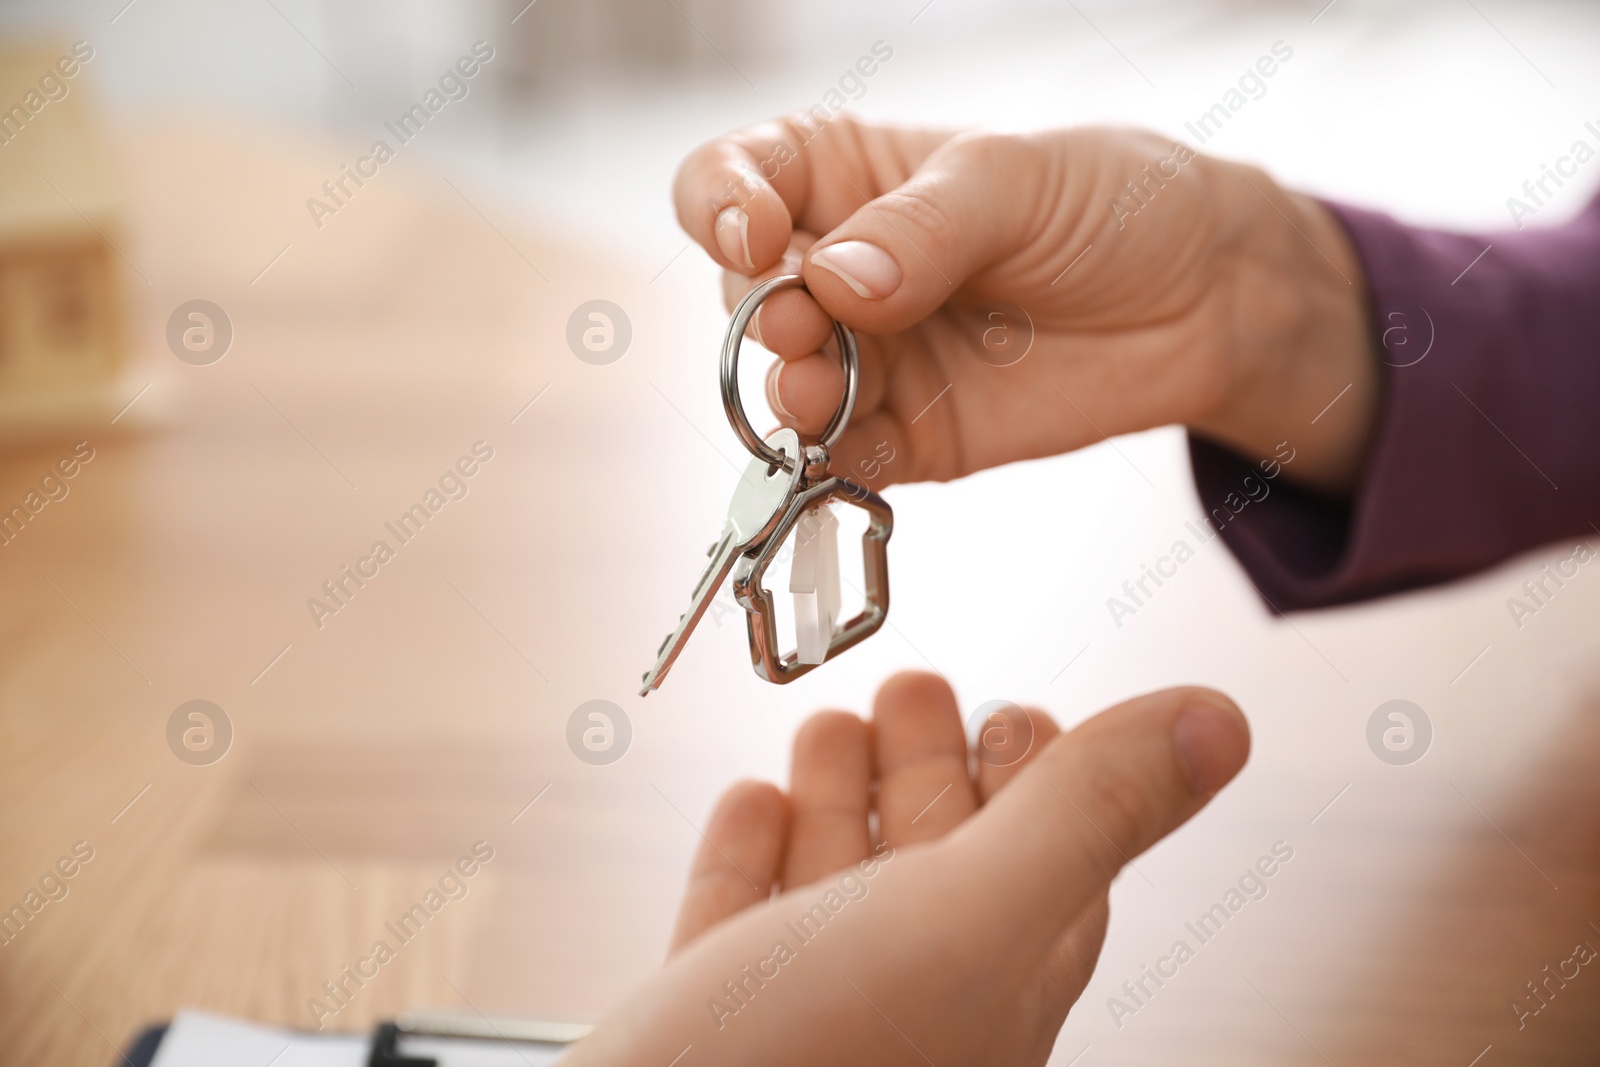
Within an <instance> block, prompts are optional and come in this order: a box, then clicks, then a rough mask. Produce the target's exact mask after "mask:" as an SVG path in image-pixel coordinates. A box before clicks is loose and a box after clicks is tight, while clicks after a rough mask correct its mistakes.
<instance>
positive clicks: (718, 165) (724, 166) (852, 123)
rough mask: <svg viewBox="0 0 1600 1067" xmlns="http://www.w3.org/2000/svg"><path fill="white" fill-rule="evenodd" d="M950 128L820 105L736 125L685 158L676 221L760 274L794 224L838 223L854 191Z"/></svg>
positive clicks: (736, 266)
mask: <svg viewBox="0 0 1600 1067" xmlns="http://www.w3.org/2000/svg"><path fill="white" fill-rule="evenodd" d="M949 137H950V134H949V133H948V132H945V131H933V130H902V129H895V128H892V127H876V126H870V125H867V124H864V123H861V122H858V121H856V120H855V119H853V118H850V117H848V116H838V117H835V118H833V119H832V121H828V120H827V119H826V118H821V119H819V117H818V116H817V115H816V114H815V113H814V112H812V113H807V112H797V113H795V114H792V115H788V116H785V117H783V118H779V119H776V120H773V121H771V122H763V123H760V124H758V125H755V126H750V127H748V128H746V129H742V130H737V131H735V132H733V133H730V134H728V135H726V136H724V137H720V138H718V139H716V140H714V141H711V142H709V143H707V144H704V145H701V146H700V147H699V148H697V149H695V150H694V151H693V152H691V153H690V154H689V156H688V158H686V159H685V160H684V162H683V165H682V166H681V167H679V169H678V174H677V177H676V178H675V179H674V181H673V203H674V205H675V207H676V209H677V213H678V222H679V224H680V225H682V226H683V228H684V230H685V231H687V232H688V234H689V236H690V237H692V238H693V239H694V240H695V241H696V242H697V243H698V244H699V245H700V247H701V248H703V249H705V250H706V252H707V253H709V254H710V255H711V257H712V258H713V259H715V260H716V261H717V262H718V263H719V264H721V265H722V266H723V267H724V268H726V269H728V270H733V271H737V272H739V273H741V274H747V275H753V274H755V273H757V272H759V271H763V270H766V269H767V268H768V267H771V266H772V265H773V264H774V263H776V262H777V261H778V259H779V257H780V256H782V254H783V251H784V249H785V247H786V246H787V245H788V243H789V236H790V233H791V230H792V228H793V226H794V225H795V224H796V223H798V224H800V225H802V226H806V227H807V228H809V229H812V230H813V231H814V232H820V231H821V230H828V229H832V228H833V227H834V226H836V225H838V224H839V222H840V221H842V220H843V219H844V218H845V216H846V215H848V214H849V211H850V210H851V209H852V208H853V207H854V205H856V204H859V203H860V201H861V195H862V194H860V193H857V192H856V191H855V190H858V189H866V190H867V193H866V195H873V194H874V193H875V192H876V191H877V190H878V189H879V188H880V187H882V188H889V187H891V186H892V185H893V184H896V183H897V182H898V181H900V180H903V177H904V175H903V174H902V173H900V172H901V171H902V170H904V169H905V168H908V167H915V166H916V165H917V164H918V163H920V162H921V161H922V160H923V159H925V158H926V157H927V155H928V153H929V152H931V151H933V150H934V148H935V147H936V146H937V145H939V144H941V143H943V142H944V141H946V140H948V139H949ZM880 172H884V173H880ZM846 205H849V206H848V207H847V206H846Z"/></svg>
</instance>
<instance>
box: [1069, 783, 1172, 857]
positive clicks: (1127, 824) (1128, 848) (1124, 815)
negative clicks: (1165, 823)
mask: <svg viewBox="0 0 1600 1067" xmlns="http://www.w3.org/2000/svg"><path fill="white" fill-rule="evenodd" d="M1079 793H1080V796H1081V798H1082V799H1080V800H1079V801H1078V805H1079V807H1080V809H1081V810H1082V811H1083V813H1084V815H1085V817H1086V818H1088V819H1089V820H1091V821H1092V822H1093V823H1094V825H1095V828H1096V829H1097V830H1099V832H1100V833H1101V834H1104V835H1105V836H1106V837H1107V838H1110V840H1111V843H1112V845H1114V846H1115V849H1114V851H1112V852H1111V853H1109V854H1108V855H1107V861H1108V862H1109V863H1110V864H1111V866H1112V867H1113V868H1116V867H1120V866H1122V864H1123V863H1124V862H1126V860H1125V856H1127V857H1131V856H1133V855H1134V854H1135V853H1137V852H1139V851H1142V850H1143V849H1144V847H1145V844H1146V842H1147V840H1148V838H1149V835H1150V828H1151V825H1152V823H1153V821H1154V817H1153V814H1152V812H1151V806H1150V790H1149V787H1148V785H1147V783H1145V782H1144V781H1143V780H1142V779H1141V778H1139V777H1138V776H1137V775H1135V774H1133V773H1131V772H1130V771H1129V770H1126V769H1123V768H1119V767H1116V766H1115V765H1111V764H1102V765H1100V766H1098V767H1096V768H1095V770H1094V771H1093V772H1092V773H1091V774H1089V775H1088V776H1087V777H1086V778H1085V779H1084V780H1083V781H1082V782H1080V783H1079Z"/></svg>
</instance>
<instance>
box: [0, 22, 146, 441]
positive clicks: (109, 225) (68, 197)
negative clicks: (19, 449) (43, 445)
mask: <svg viewBox="0 0 1600 1067" xmlns="http://www.w3.org/2000/svg"><path fill="white" fill-rule="evenodd" d="M93 54H94V53H93V49H92V48H90V47H89V46H87V45H85V44H83V43H82V42H79V43H78V44H77V45H63V46H57V47H43V48H38V47H35V48H7V49H4V50H0V437H4V438H15V437H18V436H34V435H40V434H48V433H50V432H52V431H55V430H61V431H67V430H70V429H73V428H75V427H77V426H79V425H81V424H83V423H84V422H86V421H89V420H98V419H99V418H100V417H101V416H102V415H103V416H104V419H105V420H107V421H109V420H110V418H111V417H112V416H113V415H114V414H115V413H116V410H117V407H118V406H120V405H118V404H116V400H117V391H116V389H115V383H116V377H117V372H118V370H119V368H120V367H121V364H122V360H123V352H124V337H123V321H124V319H123V314H122V299H121V294H120V287H119V281H118V278H119V274H120V272H121V271H122V270H124V269H126V268H124V267H123V266H122V264H121V261H120V256H119V254H118V252H117V251H116V249H115V248H114V247H113V244H112V242H113V241H117V240H118V238H117V236H116V234H117V219H116V196H115V183H114V176H113V170H112V164H111V159H110V152H109V150H108V147H107V145H106V144H105V143H104V141H103V140H102V139H101V137H100V136H99V134H98V132H97V131H96V130H95V128H94V123H93V121H92V118H93V116H92V115H91V114H90V110H89V108H88V106H87V104H86V102H85V99H84V93H83V79H82V76H81V72H82V69H83V65H84V64H85V63H86V62H88V61H89V60H90V59H92V57H93ZM68 72H70V73H68Z"/></svg>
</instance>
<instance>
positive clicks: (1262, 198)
mask: <svg viewBox="0 0 1600 1067" xmlns="http://www.w3.org/2000/svg"><path fill="white" fill-rule="evenodd" d="M1222 166H1224V167H1226V169H1227V170H1228V171H1230V172H1231V173H1230V175H1229V181H1228V183H1227V184H1228V187H1229V191H1228V196H1229V199H1230V203H1231V205H1232V207H1233V213H1234V215H1235V216H1236V218H1237V219H1238V222H1237V224H1236V227H1235V228H1234V231H1233V240H1232V242H1231V248H1230V249H1229V253H1230V254H1229V255H1228V257H1227V258H1228V260H1229V263H1228V269H1227V272H1226V274H1227V277H1228V284H1229V285H1230V287H1231V290H1232V291H1231V294H1230V299H1231V304H1232V309H1233V313H1232V316H1231V331H1230V338H1229V343H1230V348H1231V350H1232V352H1233V358H1232V359H1231V360H1229V361H1228V364H1227V366H1228V368H1229V370H1228V373H1229V374H1230V375H1231V378H1232V380H1231V381H1229V382H1227V383H1226V385H1225V388H1224V389H1223V390H1222V391H1221V395H1222V396H1223V401H1222V403H1221V404H1220V405H1218V407H1217V408H1216V409H1215V410H1214V411H1212V412H1210V413H1208V414H1207V416H1206V417H1205V418H1204V419H1203V420H1200V421H1197V422H1196V423H1195V424H1194V425H1193V426H1192V428H1193V429H1194V430H1196V431H1197V432H1199V433H1202V434H1204V435H1206V436H1207V437H1211V438H1213V439H1215V440H1217V441H1218V442H1219V443H1221V444H1224V445H1227V446H1229V447H1230V448H1233V449H1235V450H1237V451H1239V452H1241V453H1243V454H1245V455H1246V456H1248V457H1249V458H1251V459H1257V460H1260V459H1265V458H1268V457H1271V456H1273V455H1274V454H1275V451H1276V450H1277V449H1278V447H1279V446H1280V445H1281V444H1283V443H1287V444H1288V445H1289V446H1290V447H1292V448H1293V449H1294V453H1295V456H1296V461H1295V464H1294V467H1293V468H1292V469H1291V470H1286V472H1285V473H1286V475H1287V476H1288V477H1290V478H1291V479H1292V480H1294V481H1297V482H1300V483H1302V484H1304V485H1307V486H1308V487H1310V488H1312V489H1315V490H1317V491H1319V492H1322V493H1325V494H1327V495H1330V496H1348V495H1350V494H1351V493H1352V492H1353V491H1354V490H1355V488H1356V486H1357V485H1358V484H1359V482H1360V478H1361V473H1362V471H1363V469H1364V467H1365V465H1366V460H1367V455H1368V452H1369V451H1370V448H1371V444H1372V441H1373V438H1374V436H1375V433H1376V427H1377V422H1378V416H1379V413H1380V411H1381V407H1382V384H1383V377H1382V368H1381V365H1380V361H1379V359H1378V356H1377V353H1376V350H1375V348H1374V346H1373V344H1372V329H1371V324H1370V322H1369V312H1368V308H1367V299H1366V285H1365V278H1364V276H1363V273H1362V270H1361V263H1360V260H1359V258H1358V257H1357V255H1356V251H1355V248H1354V246H1353V245H1352V244H1351V242H1350V239H1349V237H1348V236H1347V235H1346V234H1345V232H1344V229H1343V227H1342V226H1341V225H1340V224H1339V222H1338V220H1337V219H1335V218H1334V217H1333V215H1332V213H1331V212H1330V211H1328V209H1327V208H1326V207H1324V206H1323V205H1322V204H1320V203H1318V202H1317V201H1316V200H1314V199H1312V198H1310V197H1308V196H1303V195H1301V194H1297V193H1292V192H1288V191H1286V190H1284V189H1282V188H1281V187H1280V186H1279V185H1278V184H1277V183H1276V182H1274V181H1272V179H1270V178H1268V177H1267V176H1266V175H1265V174H1264V173H1262V172H1261V171H1259V170H1256V169H1255V168H1251V167H1244V166H1239V165H1236V164H1223V165H1222Z"/></svg>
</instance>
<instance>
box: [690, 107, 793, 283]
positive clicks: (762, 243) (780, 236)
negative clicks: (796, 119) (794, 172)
mask: <svg viewBox="0 0 1600 1067" xmlns="http://www.w3.org/2000/svg"><path fill="white" fill-rule="evenodd" d="M768 126H771V124H770V123H769V124H763V126H760V127H752V128H751V129H749V130H743V131H740V132H739V133H736V134H730V135H729V136H727V137H722V138H718V139H717V140H715V141H711V142H708V143H707V144H703V145H701V146H700V147H699V148H697V149H695V150H694V151H693V152H691V153H690V154H689V156H688V158H686V159H685V160H684V161H683V164H682V165H681V166H680V167H679V168H678V174H677V177H676V178H675V179H674V180H673V185H672V197H673V203H674V206H675V207H676V208H677V212H678V224H679V225H680V226H682V227H683V229H684V231H685V232H686V233H688V235H689V237H690V238H691V239H692V240H694V242H695V243H696V244H698V245H699V246H700V247H701V248H703V249H705V251H706V254H708V255H709V256H711V258H712V259H714V260H716V261H717V263H719V264H720V265H721V266H722V267H723V268H724V269H726V270H731V271H737V272H739V273H741V274H754V273H756V272H757V271H760V270H765V269H766V268H768V267H770V266H772V265H773V264H774V263H775V262H777V261H778V259H779V257H780V256H782V255H783V250H784V249H785V248H786V247H788V244H789V232H790V226H791V223H790V219H791V215H790V209H789V206H788V205H787V204H785V203H784V201H783V197H782V196H781V195H779V193H778V191H777V190H776V189H775V188H774V187H773V185H772V183H771V182H769V181H767V180H766V179H765V178H764V177H763V176H762V174H761V160H762V157H761V156H760V155H759V154H758V153H759V152H760V147H759V145H760V143H761V142H762V141H763V140H771V139H772V138H771V136H769V135H767V134H765V133H763V132H762V131H763V130H764V129H765V128H766V127H768Z"/></svg>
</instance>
